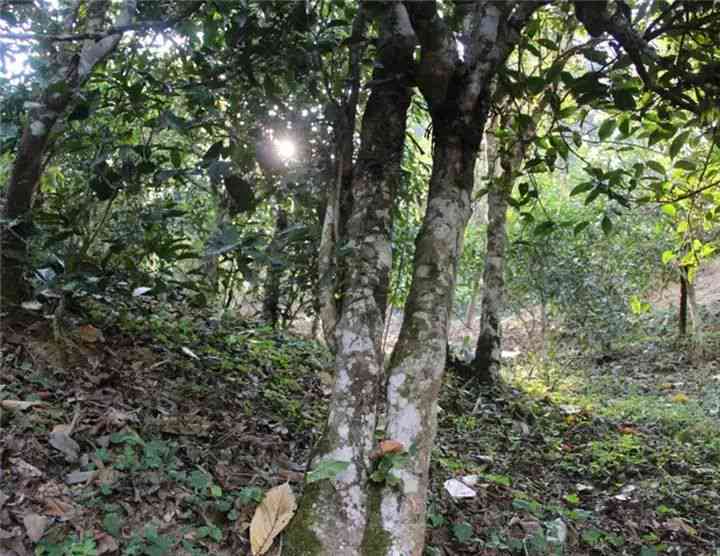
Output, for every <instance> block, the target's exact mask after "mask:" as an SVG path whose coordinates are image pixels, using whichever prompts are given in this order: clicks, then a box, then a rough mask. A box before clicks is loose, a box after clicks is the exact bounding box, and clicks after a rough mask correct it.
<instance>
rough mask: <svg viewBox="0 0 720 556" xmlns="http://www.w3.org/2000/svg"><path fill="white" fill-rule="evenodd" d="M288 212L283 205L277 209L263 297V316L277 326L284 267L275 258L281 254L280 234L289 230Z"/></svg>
mask: <svg viewBox="0 0 720 556" xmlns="http://www.w3.org/2000/svg"><path fill="white" fill-rule="evenodd" d="M287 227H288V222H287V214H286V213H285V210H284V209H283V208H282V207H278V209H277V217H276V220H275V232H274V233H273V239H272V242H271V244H270V264H269V265H268V271H267V279H266V283H265V298H264V299H263V318H264V319H265V322H268V323H269V324H271V325H272V326H273V328H275V327H277V325H278V324H279V320H280V293H281V292H280V285H281V284H280V282H281V279H282V273H283V267H282V266H278V265H277V264H276V263H275V262H274V261H273V259H276V258H277V257H278V256H279V255H280V242H281V238H280V236H281V235H282V234H283V232H285V230H287Z"/></svg>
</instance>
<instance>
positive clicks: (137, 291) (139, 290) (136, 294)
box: [132, 286, 152, 297]
mask: <svg viewBox="0 0 720 556" xmlns="http://www.w3.org/2000/svg"><path fill="white" fill-rule="evenodd" d="M151 289H152V288H148V287H146V286H140V287H139V288H135V289H134V290H133V292H132V296H133V297H140V296H141V295H145V294H146V293H147V292H149V291H150V290H151Z"/></svg>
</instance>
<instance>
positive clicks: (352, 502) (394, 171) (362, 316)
mask: <svg viewBox="0 0 720 556" xmlns="http://www.w3.org/2000/svg"><path fill="white" fill-rule="evenodd" d="M379 9H380V10H382V13H383V17H382V20H381V25H380V41H379V44H378V57H379V62H380V63H379V64H378V66H377V67H376V69H375V72H374V75H373V82H374V83H375V85H374V86H373V89H372V92H371V93H370V97H369V99H368V101H367V106H366V108H365V114H364V116H363V123H362V135H361V147H360V152H359V154H358V160H357V164H356V166H355V171H354V175H353V179H352V190H351V191H352V197H353V198H352V212H351V216H350V219H349V221H348V223H347V236H346V237H347V247H348V252H349V253H348V255H347V256H346V261H345V267H346V269H347V270H346V271H347V282H346V283H347V285H346V287H345V289H344V291H343V298H342V304H341V311H340V318H339V321H338V324H337V332H336V337H337V343H336V348H337V353H336V372H337V374H336V377H335V386H334V388H333V392H332V396H331V400H330V415H329V416H328V423H327V428H326V431H325V434H324V437H323V439H322V441H321V442H320V444H319V445H318V447H317V448H316V452H315V454H314V456H313V458H312V462H311V467H312V468H317V467H318V466H319V465H322V464H323V463H324V462H332V461H343V462H346V463H347V464H348V466H347V468H346V469H345V470H344V471H343V472H341V473H340V474H339V475H337V476H336V477H335V478H334V479H333V480H326V481H319V482H315V483H312V484H307V485H306V487H305V493H304V495H303V497H302V500H301V503H300V507H299V509H298V513H297V515H296V517H295V519H294V520H293V522H292V524H291V525H290V528H289V530H288V533H287V542H286V545H285V546H286V548H285V552H286V553H288V554H291V555H297V556H308V555H314V554H322V555H325V556H356V555H359V554H363V553H365V551H366V550H367V543H368V542H372V539H368V538H366V537H365V529H366V525H367V521H368V513H369V500H368V489H367V485H368V473H369V470H370V454H371V452H372V450H373V448H374V445H375V439H374V434H375V427H376V418H377V408H376V405H377V402H378V392H379V389H380V382H381V380H382V378H383V352H382V347H381V341H382V331H383V325H384V319H385V309H386V305H387V296H388V285H389V275H390V267H391V264H392V251H391V236H392V234H391V232H392V230H391V227H392V205H393V199H394V196H395V192H396V189H397V184H398V182H399V180H400V176H401V173H400V164H401V161H402V154H403V147H404V142H405V128H406V117H407V110H408V107H409V105H410V98H411V95H412V88H411V87H410V83H409V81H408V80H407V78H406V76H405V72H407V70H408V68H409V67H410V65H411V62H412V51H413V47H414V44H415V42H414V36H413V35H412V33H410V34H409V35H408V34H406V33H403V32H400V33H398V32H397V28H398V27H403V22H402V21H399V20H400V17H401V16H402V14H403V13H404V12H403V11H399V10H397V9H396V5H393V4H389V5H388V4H385V5H382V6H381V7H380V8H379ZM393 31H395V32H393Z"/></svg>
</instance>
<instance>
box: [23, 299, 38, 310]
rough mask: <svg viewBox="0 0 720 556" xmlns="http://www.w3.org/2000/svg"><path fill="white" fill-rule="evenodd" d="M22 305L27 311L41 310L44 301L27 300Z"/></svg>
mask: <svg viewBox="0 0 720 556" xmlns="http://www.w3.org/2000/svg"><path fill="white" fill-rule="evenodd" d="M21 307H22V308H23V309H25V310H27V311H41V310H42V303H38V302H37V301H25V302H23V303H22V304H21Z"/></svg>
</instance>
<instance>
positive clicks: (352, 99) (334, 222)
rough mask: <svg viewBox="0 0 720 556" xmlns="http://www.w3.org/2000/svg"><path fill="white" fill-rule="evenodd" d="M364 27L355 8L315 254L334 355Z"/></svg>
mask: <svg viewBox="0 0 720 556" xmlns="http://www.w3.org/2000/svg"><path fill="white" fill-rule="evenodd" d="M366 25H367V21H366V17H365V12H364V5H363V4H361V5H360V7H359V8H358V13H357V15H356V17H355V20H354V21H353V29H352V34H351V38H350V40H351V43H352V47H351V49H350V60H349V64H348V81H349V82H350V92H349V94H348V97H347V99H345V100H344V101H343V102H342V103H341V104H340V105H339V106H336V109H337V116H336V119H335V141H336V149H335V154H336V160H337V161H336V175H335V180H334V182H333V184H332V186H331V187H330V188H329V191H328V195H327V204H326V208H325V217H324V219H323V227H322V232H321V235H320V247H319V251H318V305H319V313H320V320H321V321H322V326H323V336H324V338H325V343H326V344H327V346H328V348H329V349H330V350H331V351H333V352H334V351H335V347H336V346H335V341H336V336H335V332H336V327H337V320H338V302H337V299H336V294H337V292H338V287H339V282H340V275H341V274H342V273H343V269H341V268H339V266H338V261H337V260H336V251H337V247H338V243H339V241H340V237H342V236H343V235H344V233H343V232H344V227H345V222H347V221H348V220H349V216H350V210H351V207H350V196H351V192H350V188H351V186H352V180H353V166H354V164H353V154H354V152H355V143H354V138H355V122H356V119H357V104H358V97H359V93H360V75H361V70H362V64H361V61H362V55H363V53H364V52H365V42H364V40H363V35H364V33H365V28H366Z"/></svg>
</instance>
